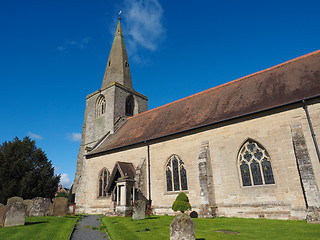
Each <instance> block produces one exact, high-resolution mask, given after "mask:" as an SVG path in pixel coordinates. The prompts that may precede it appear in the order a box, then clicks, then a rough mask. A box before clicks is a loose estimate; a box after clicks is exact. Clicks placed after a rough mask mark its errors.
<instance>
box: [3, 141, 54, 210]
mask: <svg viewBox="0 0 320 240" xmlns="http://www.w3.org/2000/svg"><path fill="white" fill-rule="evenodd" d="M59 181H60V175H55V174H54V168H53V167H52V165H51V161H49V160H48V158H47V156H46V154H45V153H44V152H43V151H42V150H41V149H40V148H37V147H36V143H35V141H34V140H31V139H30V138H29V137H25V138H24V139H23V140H20V139H18V138H17V137H16V138H15V139H14V140H13V141H8V142H7V141H5V142H4V143H2V144H1V145H0V203H3V204H6V202H7V199H8V198H10V197H13V196H19V197H22V198H23V199H32V198H34V197H47V198H52V197H53V196H54V194H55V192H56V191H57V188H58V183H59Z"/></svg>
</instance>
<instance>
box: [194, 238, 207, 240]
mask: <svg viewBox="0 0 320 240" xmlns="http://www.w3.org/2000/svg"><path fill="white" fill-rule="evenodd" d="M196 240H206V239H205V238H196Z"/></svg>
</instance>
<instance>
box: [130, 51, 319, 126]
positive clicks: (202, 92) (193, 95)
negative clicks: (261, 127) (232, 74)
mask: <svg viewBox="0 0 320 240" xmlns="http://www.w3.org/2000/svg"><path fill="white" fill-rule="evenodd" d="M317 53H320V50H316V51H314V52H311V53H308V54H305V55H302V56H300V57H297V58H294V59H291V60H288V61H286V62H283V63H280V64H277V65H275V66H272V67H270V68H266V69H264V70H261V71H258V72H255V73H252V74H249V75H246V76H244V77H241V78H237V79H235V80H232V81H230V82H227V83H223V84H221V85H218V86H215V87H212V88H209V89H206V90H204V91H201V92H198V93H195V94H192V95H190V96H187V97H184V98H181V99H178V100H176V101H173V102H170V103H167V104H165V105H162V106H159V107H156V108H153V109H150V110H148V111H146V112H142V113H139V114H137V115H134V116H132V117H129V118H127V120H130V119H132V118H135V117H138V116H141V115H144V114H147V113H149V112H153V111H155V110H158V109H160V108H164V107H166V106H169V105H172V104H175V103H177V102H181V101H184V100H186V99H189V98H192V97H195V96H197V95H200V94H204V93H206V92H209V91H212V90H213V89H217V88H221V87H224V86H227V85H229V84H232V83H234V82H239V81H241V80H244V79H247V78H249V77H252V76H256V75H259V74H261V73H264V72H267V71H270V70H272V69H276V68H278V67H281V66H284V65H286V64H289V63H292V62H295V61H298V60H300V59H303V58H306V57H309V56H311V55H314V54H317Z"/></svg>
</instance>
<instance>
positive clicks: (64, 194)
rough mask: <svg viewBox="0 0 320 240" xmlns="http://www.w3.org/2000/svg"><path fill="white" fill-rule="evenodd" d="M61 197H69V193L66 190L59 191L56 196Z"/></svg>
mask: <svg viewBox="0 0 320 240" xmlns="http://www.w3.org/2000/svg"><path fill="white" fill-rule="evenodd" d="M59 197H64V198H68V197H69V194H68V193H66V192H59V193H58V194H57V195H56V198H59Z"/></svg>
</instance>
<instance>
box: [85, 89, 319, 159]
mask: <svg viewBox="0 0 320 240" xmlns="http://www.w3.org/2000/svg"><path fill="white" fill-rule="evenodd" d="M317 97H320V94H318V95H315V96H311V97H309V98H305V99H303V100H301V99H300V100H296V101H292V102H289V103H285V104H281V105H278V106H275V107H269V108H265V109H262V110H259V111H255V112H250V113H246V114H242V115H238V116H235V117H230V118H226V119H223V120H220V121H216V122H213V123H208V124H204V125H201V126H197V127H193V128H189V129H186V130H182V131H178V132H174V133H170V134H167V135H163V136H160V137H155V138H150V139H146V140H143V141H140V142H136V143H131V144H127V145H124V146H121V147H116V148H113V149H108V150H104V151H101V152H97V153H92V154H87V155H86V156H87V157H88V158H90V157H94V156H95V155H99V154H104V153H108V152H111V151H117V150H120V149H122V148H126V147H132V146H135V145H138V144H143V143H145V142H146V141H149V142H150V141H154V140H159V139H161V138H165V137H170V136H173V135H176V134H181V133H186V132H189V131H192V130H196V129H200V128H204V127H208V126H212V125H215V124H219V123H223V122H226V121H230V120H235V119H238V118H242V117H247V116H250V115H253V114H257V113H262V112H265V111H268V110H273V109H276V108H280V107H285V106H289V105H292V104H295V103H301V101H305V100H310V99H313V98H317Z"/></svg>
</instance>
